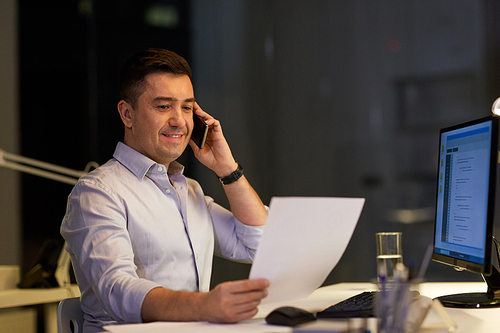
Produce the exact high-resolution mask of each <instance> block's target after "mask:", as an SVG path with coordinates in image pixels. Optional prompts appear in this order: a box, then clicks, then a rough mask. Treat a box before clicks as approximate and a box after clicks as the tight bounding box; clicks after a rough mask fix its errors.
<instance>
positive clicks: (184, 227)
mask: <svg viewBox="0 0 500 333" xmlns="http://www.w3.org/2000/svg"><path fill="white" fill-rule="evenodd" d="M182 172H183V167H182V166H181V165H180V164H178V163H177V162H173V163H171V164H170V167H169V170H168V174H167V170H166V168H165V166H164V165H161V164H157V163H155V162H154V161H152V160H151V159H149V158H147V157H145V156H144V155H142V154H140V153H139V152H137V151H135V150H133V149H132V148H130V147H128V146H126V145H125V144H123V143H118V145H117V147H116V150H115V153H114V155H113V159H111V160H109V161H108V162H107V163H106V164H104V165H102V166H101V167H99V168H98V169H96V170H94V171H92V172H91V173H89V174H88V175H86V176H84V177H82V178H81V179H80V180H79V181H78V183H77V184H76V185H75V187H74V188H73V190H72V192H71V194H70V195H69V198H68V204H67V211H66V215H65V217H64V219H63V222H62V225H61V234H62V236H63V237H64V239H65V240H66V242H67V251H68V252H69V254H70V256H71V259H72V262H73V266H74V271H75V275H76V278H77V282H78V286H79V287H80V290H81V293H82V296H81V302H82V309H83V310H84V312H85V327H86V331H93V330H96V329H97V328H99V327H102V325H105V324H111V323H113V322H118V323H135V322H141V321H142V319H141V306H142V302H143V300H144V297H145V296H146V294H147V293H148V292H149V291H150V290H151V289H152V288H155V287H158V286H163V287H165V288H168V289H172V290H178V291H194V292H196V291H200V292H207V291H208V290H209V286H210V276H211V272H212V260H213V255H214V253H215V254H217V255H220V256H223V257H226V258H229V259H232V260H235V261H240V262H251V261H252V260H253V258H254V255H255V249H256V248H257V245H258V243H259V240H260V237H261V235H262V231H263V227H252V226H247V225H245V224H243V223H241V222H239V221H238V220H236V219H235V218H234V216H233V215H232V214H231V212H229V211H228V210H226V209H224V208H223V207H221V206H219V205H217V204H216V203H214V202H213V200H212V199H211V198H209V197H206V196H205V195H204V194H203V191H202V189H201V186H200V185H199V184H198V182H196V181H195V180H193V179H189V178H186V177H185V176H184V175H183V174H182ZM169 178H170V180H169Z"/></svg>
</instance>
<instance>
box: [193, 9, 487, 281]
mask: <svg viewBox="0 0 500 333" xmlns="http://www.w3.org/2000/svg"><path fill="white" fill-rule="evenodd" d="M193 13H194V19H193V36H194V39H193V67H194V77H195V93H196V97H197V100H198V101H199V102H200V105H201V106H202V107H204V108H205V109H206V110H207V111H208V112H212V113H213V114H214V115H215V116H217V117H218V118H219V119H220V120H221V122H222V125H223V128H224V133H225V135H226V137H227V138H228V140H229V143H230V145H231V147H232V148H233V151H234V153H235V155H236V158H237V159H238V160H239V161H240V162H241V163H242V164H243V165H244V166H245V169H246V173H247V175H248V178H249V180H250V181H251V183H252V184H253V185H254V187H255V188H256V190H257V192H258V193H259V194H260V195H261V197H262V198H263V200H264V201H265V203H269V200H270V198H271V197H272V196H292V195H303V196H347V197H349V196H360V197H365V198H367V201H366V205H365V208H364V211H363V214H362V216H361V219H360V221H359V224H358V227H357V229H356V231H355V233H354V236H353V238H352V240H351V242H350V244H349V246H348V248H347V250H346V252H345V255H344V257H343V258H342V260H341V261H340V263H339V265H338V266H337V267H336V268H335V269H334V270H333V272H332V274H331V275H330V277H329V278H328V279H327V282H328V283H331V282H336V281H369V280H371V279H373V278H374V277H375V274H376V273H375V271H376V270H375V257H374V250H375V237H374V234H375V233H376V232H378V231H393V230H398V231H403V240H404V249H403V250H404V257H405V262H406V263H408V262H410V261H411V260H414V261H415V262H417V263H418V262H420V260H421V259H422V257H423V253H424V252H425V249H426V248H427V246H428V245H429V244H430V243H431V242H432V234H433V212H434V195H435V188H434V184H435V172H436V158H437V139H438V136H437V135H438V132H439V128H441V127H444V126H448V125H452V124H455V123H459V122H462V121H465V120H469V119H474V118H479V117H481V116H484V115H488V114H489V113H490V111H489V110H490V107H491V103H492V102H493V100H490V99H489V98H488V97H487V96H486V93H485V91H486V90H487V83H486V63H485V59H486V56H485V53H486V47H485V39H486V36H487V33H486V31H485V26H486V25H487V24H486V23H485V17H486V16H485V9H484V8H483V2H482V1H448V0H440V1H434V2H432V1H416V0H414V1H398V0H379V1H371V0H353V1H322V0H315V1H307V2H306V1H299V0H287V1H281V0H276V1H264V0H263V1H244V0H240V1H231V2H230V3H228V2H223V1H201V0H198V1H193ZM201 172H202V173H201V174H200V175H204V172H205V171H201ZM200 182H202V184H203V185H204V188H205V190H206V192H207V193H209V194H210V195H213V196H214V197H215V198H216V200H220V201H222V202H223V201H224V198H223V195H222V194H221V189H220V185H218V184H216V182H215V181H214V180H213V175H210V173H206V177H204V176H203V177H201V180H200ZM404 214H406V215H404ZM405 216H406V217H405ZM304 223H310V224H311V227H313V226H314V221H304ZM247 269H248V267H246V268H241V267H239V266H233V264H230V263H227V262H225V261H222V260H218V259H217V260H216V262H215V268H214V281H213V282H214V283H217V282H218V281H220V280H223V279H225V278H227V277H241V276H242V275H244V274H245V273H246V272H247V271H246V270H247ZM427 278H428V279H429V280H456V279H458V280H480V276H479V275H474V274H471V273H467V272H465V273H460V274H458V273H456V272H455V271H454V270H453V269H452V268H450V267H447V266H444V265H440V264H437V263H431V265H430V269H429V272H428V274H427Z"/></svg>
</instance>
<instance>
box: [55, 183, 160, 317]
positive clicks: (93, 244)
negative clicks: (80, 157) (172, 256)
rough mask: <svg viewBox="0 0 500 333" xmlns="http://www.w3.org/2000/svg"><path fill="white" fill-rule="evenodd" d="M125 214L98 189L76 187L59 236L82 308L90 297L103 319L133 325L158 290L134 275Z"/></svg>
mask: <svg viewBox="0 0 500 333" xmlns="http://www.w3.org/2000/svg"><path fill="white" fill-rule="evenodd" d="M126 214H127V208H126V204H125V203H124V202H123V201H121V200H120V199H119V198H118V197H117V196H116V195H114V193H113V192H111V191H109V190H108V189H107V188H105V187H103V186H102V184H99V183H94V182H91V181H80V182H79V183H78V184H77V185H76V186H75V188H74V189H73V191H72V193H71V194H70V196H69V199H68V205H67V213H66V216H65V218H64V220H63V223H62V225H61V234H62V235H63V237H64V239H65V240H66V242H67V244H68V246H67V248H68V252H69V253H70V255H71V258H72V261H73V265H74V270H75V274H76V277H77V280H78V284H79V286H80V289H81V291H82V299H83V298H85V297H88V302H82V303H83V304H92V303H93V301H95V299H94V300H92V298H93V297H94V296H93V295H94V294H95V297H97V300H98V302H99V303H100V305H101V306H102V308H103V310H104V311H105V312H106V313H103V315H106V314H107V315H108V316H109V317H111V318H112V319H113V320H116V321H118V322H129V323H130V322H132V323H134V322H136V323H137V322H142V318H141V306H142V302H143V300H144V297H145V296H146V294H147V293H148V292H149V291H150V290H151V289H152V288H155V287H157V286H158V284H157V283H154V282H151V281H148V280H146V279H143V278H140V277H139V276H138V275H137V273H136V269H137V268H136V265H135V264H134V254H133V249H132V243H131V239H130V236H129V233H128V232H127V222H126V221H127V219H126ZM87 313H88V312H87Z"/></svg>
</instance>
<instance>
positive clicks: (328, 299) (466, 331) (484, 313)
mask: <svg viewBox="0 0 500 333" xmlns="http://www.w3.org/2000/svg"><path fill="white" fill-rule="evenodd" d="M373 288H374V285H372V284H370V283H339V284H334V285H331V286H327V287H322V288H320V289H318V290H316V291H315V292H314V293H313V294H312V295H310V296H309V297H307V298H305V299H302V300H296V301H290V302H283V303H273V304H264V305H261V306H260V307H259V312H258V314H257V315H256V316H255V317H254V318H253V319H251V320H247V321H245V322H242V323H239V324H235V325H216V324H208V323H153V324H139V325H117V326H109V327H107V329H108V331H110V332H115V333H128V332H135V333H138V332H148V333H156V332H183V333H186V332H214V333H215V332H217V333H220V332H247V333H251V332H256V333H257V332H259V333H263V332H270V330H269V329H270V326H268V325H266V324H265V321H264V318H265V316H266V315H267V314H268V313H269V312H270V311H272V310H273V309H275V308H277V307H279V306H283V305H292V306H297V307H301V308H303V309H306V310H308V311H311V312H316V311H320V310H323V309H325V308H326V307H328V306H330V305H332V304H334V303H336V302H339V301H341V300H343V299H346V298H348V297H350V296H352V295H355V294H357V293H359V292H361V291H364V290H372V289H373ZM485 290H486V284H485V283H479V282H464V283H454V282H446V283H424V284H422V285H421V288H420V293H421V294H422V295H424V296H428V297H431V298H433V297H436V296H441V295H446V294H451V293H459V292H475V291H485ZM446 310H447V311H448V313H449V315H450V316H451V318H452V319H453V320H454V321H455V322H456V323H457V324H458V330H457V331H456V332H458V333H476V332H481V333H483V332H497V331H499V328H500V320H499V318H500V308H497V309H450V308H447V309H446ZM272 332H292V329H291V328H288V327H279V326H273V327H272ZM421 332H425V333H427V332H432V333H446V332H447V330H446V329H445V326H444V325H443V324H442V323H441V321H440V319H439V317H438V316H437V314H436V313H435V312H434V311H433V310H432V309H431V310H430V311H429V313H428V314H427V317H426V318H425V320H424V323H423V325H422V329H421Z"/></svg>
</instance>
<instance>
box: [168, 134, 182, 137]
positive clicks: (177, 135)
mask: <svg viewBox="0 0 500 333" xmlns="http://www.w3.org/2000/svg"><path fill="white" fill-rule="evenodd" d="M167 136H169V137H171V138H180V137H181V135H179V134H176V135H167Z"/></svg>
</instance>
